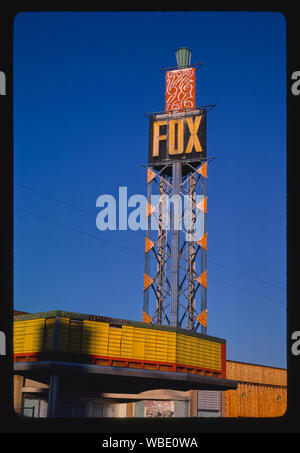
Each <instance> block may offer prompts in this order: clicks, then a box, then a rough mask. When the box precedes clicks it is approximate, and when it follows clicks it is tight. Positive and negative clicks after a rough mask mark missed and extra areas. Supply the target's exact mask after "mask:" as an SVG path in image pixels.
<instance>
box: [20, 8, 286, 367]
mask: <svg viewBox="0 0 300 453" xmlns="http://www.w3.org/2000/svg"><path fill="white" fill-rule="evenodd" d="M285 38H286V24H285V19H284V17H283V16H282V15H281V14H279V13H247V12H243V13H242V12H241V13H230V12H228V13H221V12H220V13H215V12H214V13H207V12H205V13H201V12H164V13H163V12H111V13H107V12H99V13H22V14H18V15H17V16H16V19H15V24H14V183H15V184H14V205H15V223H14V225H15V227H14V307H15V309H17V310H24V311H29V312H38V311H46V310H54V309H61V310H70V311H75V312H83V313H95V314H102V315H105V316H113V317H119V318H125V319H135V320H141V319H142V307H143V270H144V253H143V250H144V235H143V234H141V232H139V233H136V232H132V231H105V232H100V231H99V230H97V228H96V215H97V213H98V211H99V208H96V199H97V197H98V196H99V195H101V194H112V195H114V196H116V198H117V197H118V188H119V186H127V187H128V196H131V195H133V194H138V193H140V194H146V174H145V169H144V168H143V167H142V164H145V163H146V162H147V158H148V120H147V118H145V117H144V116H143V114H144V113H147V112H156V111H161V110H164V88H165V87H164V84H165V81H164V73H163V72H162V71H160V69H161V68H165V67H170V66H175V65H176V59H175V51H176V49H177V48H178V47H181V46H186V47H189V48H190V49H191V50H192V63H197V62H203V65H202V66H201V67H200V68H199V69H197V73H196V104H197V105H207V104H216V107H215V108H214V109H213V110H211V111H210V112H209V113H208V122H207V152H208V156H214V157H216V159H215V160H213V162H211V163H210V164H209V168H208V216H207V230H208V334H210V335H214V336H218V337H221V338H226V340H227V355H228V358H229V359H231V360H239V361H245V362H253V363H261V364H265V365H271V366H279V367H285V366H286V306H285V304H286V294H285V287H286V237H285V235H286V135H285V134H286V132H285V128H286V111H285V105H286V94H285V84H286V74H285V64H286V42H285Z"/></svg>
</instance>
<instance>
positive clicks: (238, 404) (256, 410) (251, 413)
mask: <svg viewBox="0 0 300 453" xmlns="http://www.w3.org/2000/svg"><path fill="white" fill-rule="evenodd" d="M286 408H287V389H286V388H284V387H267V386H263V385H251V384H239V386H238V388H237V389H236V390H229V391H227V392H226V417H280V416H282V415H284V414H285V412H286Z"/></svg>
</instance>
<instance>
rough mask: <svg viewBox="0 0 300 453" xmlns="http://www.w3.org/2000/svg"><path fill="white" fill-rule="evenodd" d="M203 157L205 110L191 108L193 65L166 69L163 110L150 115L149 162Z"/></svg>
mask: <svg viewBox="0 0 300 453" xmlns="http://www.w3.org/2000/svg"><path fill="white" fill-rule="evenodd" d="M195 158H196V159H199V158H201V159H202V158H206V110H205V109H201V108H200V109H196V108H195V68H192V67H188V68H184V69H176V70H172V71H167V72H166V90H165V113H164V114H154V115H152V116H150V130H149V159H148V161H149V164H155V163H159V162H162V161H169V162H170V161H172V160H187V159H195Z"/></svg>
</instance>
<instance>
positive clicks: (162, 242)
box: [143, 47, 214, 334]
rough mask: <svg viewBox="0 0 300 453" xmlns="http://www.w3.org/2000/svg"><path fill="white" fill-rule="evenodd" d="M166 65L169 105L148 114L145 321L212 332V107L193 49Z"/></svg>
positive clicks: (183, 49) (183, 50) (182, 49)
mask: <svg viewBox="0 0 300 453" xmlns="http://www.w3.org/2000/svg"><path fill="white" fill-rule="evenodd" d="M176 59H177V67H176V68H167V69H165V70H164V71H165V81H166V88H165V111H163V112H157V113H149V114H146V115H145V116H147V117H148V118H149V155H148V165H147V231H146V238H145V268H144V303H143V321H144V322H149V323H154V324H162V325H170V326H175V327H181V328H184V329H188V330H193V331H197V330H198V328H199V327H200V329H201V333H204V334H206V332H207V231H206V215H207V187H206V186H207V167H208V163H209V162H210V161H211V160H212V159H213V158H212V157H210V158H209V157H207V149H206V122H207V113H208V111H209V110H211V109H212V108H213V107H214V106H213V105H208V106H201V107H196V102H195V79H196V77H195V76H196V67H197V66H199V65H200V64H201V63H196V64H193V65H191V64H190V59H191V52H190V50H189V49H187V48H185V47H181V48H179V49H178V50H177V52H176Z"/></svg>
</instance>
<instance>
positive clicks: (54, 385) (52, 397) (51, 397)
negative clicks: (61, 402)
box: [47, 374, 59, 417]
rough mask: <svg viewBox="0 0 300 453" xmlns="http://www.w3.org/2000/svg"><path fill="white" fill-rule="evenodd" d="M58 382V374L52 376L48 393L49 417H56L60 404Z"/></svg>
mask: <svg viewBox="0 0 300 453" xmlns="http://www.w3.org/2000/svg"><path fill="white" fill-rule="evenodd" d="M58 381H59V378H58V376H57V375H56V374H52V375H51V376H50V384H49V393H48V414H47V416H48V417H56V415H57V402H58Z"/></svg>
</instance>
